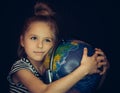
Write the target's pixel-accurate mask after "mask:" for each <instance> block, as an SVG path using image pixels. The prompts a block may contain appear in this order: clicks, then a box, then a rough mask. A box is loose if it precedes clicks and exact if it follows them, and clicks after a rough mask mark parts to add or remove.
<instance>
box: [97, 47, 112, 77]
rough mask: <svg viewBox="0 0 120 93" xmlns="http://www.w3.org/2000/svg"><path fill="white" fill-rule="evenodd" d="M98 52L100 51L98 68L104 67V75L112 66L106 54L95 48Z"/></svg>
mask: <svg viewBox="0 0 120 93" xmlns="http://www.w3.org/2000/svg"><path fill="white" fill-rule="evenodd" d="M95 50H96V52H98V54H99V55H98V57H97V62H98V68H102V70H101V72H100V74H101V75H103V74H105V73H106V72H107V70H108V69H109V68H110V64H109V62H108V60H107V57H106V55H105V54H104V52H103V51H102V50H101V49H98V48H95Z"/></svg>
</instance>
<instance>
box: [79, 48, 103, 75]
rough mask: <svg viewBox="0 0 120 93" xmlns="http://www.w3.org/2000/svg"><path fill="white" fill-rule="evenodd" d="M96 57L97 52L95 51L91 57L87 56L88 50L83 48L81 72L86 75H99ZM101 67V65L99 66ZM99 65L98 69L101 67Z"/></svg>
mask: <svg viewBox="0 0 120 93" xmlns="http://www.w3.org/2000/svg"><path fill="white" fill-rule="evenodd" d="M98 55H99V52H97V51H95V53H94V54H93V55H92V56H88V49H87V48H84V51H83V57H82V60H81V65H80V68H81V67H82V69H83V71H84V72H85V73H86V74H93V73H100V72H101V71H100V70H99V69H98V60H99V59H98V58H97V57H98ZM101 66H102V64H101ZM101 66H100V65H99V67H101Z"/></svg>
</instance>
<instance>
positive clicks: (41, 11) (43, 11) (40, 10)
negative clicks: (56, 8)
mask: <svg viewBox="0 0 120 93" xmlns="http://www.w3.org/2000/svg"><path fill="white" fill-rule="evenodd" d="M34 14H35V15H36V16H41V15H42V16H54V14H55V13H54V12H53V11H52V9H51V8H50V7H49V6H48V5H47V4H44V3H38V2H37V3H36V4H35V6H34Z"/></svg>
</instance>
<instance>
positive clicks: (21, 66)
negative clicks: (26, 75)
mask: <svg viewBox="0 0 120 93" xmlns="http://www.w3.org/2000/svg"><path fill="white" fill-rule="evenodd" d="M21 69H27V70H30V71H31V72H32V69H31V67H30V66H29V65H28V64H27V63H25V62H23V61H21V60H19V61H17V62H15V63H14V64H13V65H12V67H11V70H10V72H9V74H8V76H7V80H8V81H9V82H10V83H12V84H14V82H13V80H12V75H13V74H14V73H16V72H17V71H19V70H21Z"/></svg>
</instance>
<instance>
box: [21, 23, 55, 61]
mask: <svg viewBox="0 0 120 93" xmlns="http://www.w3.org/2000/svg"><path fill="white" fill-rule="evenodd" d="M51 30H52V29H51V27H50V26H49V25H48V24H47V23H44V22H34V23H32V24H31V25H30V27H29V28H28V30H27V31H26V33H25V35H24V36H21V38H20V40H21V46H22V47H24V50H25V52H26V54H27V57H28V59H29V60H30V61H31V62H40V61H42V60H43V58H44V57H45V55H46V54H47V53H48V52H49V50H50V49H51V48H52V47H53V45H54V34H53V31H51Z"/></svg>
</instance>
